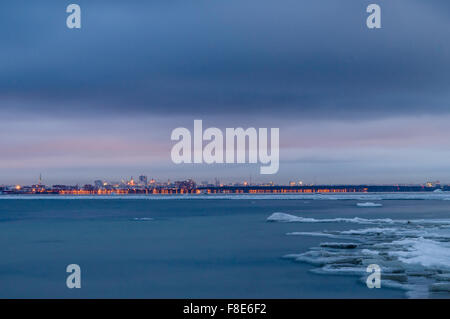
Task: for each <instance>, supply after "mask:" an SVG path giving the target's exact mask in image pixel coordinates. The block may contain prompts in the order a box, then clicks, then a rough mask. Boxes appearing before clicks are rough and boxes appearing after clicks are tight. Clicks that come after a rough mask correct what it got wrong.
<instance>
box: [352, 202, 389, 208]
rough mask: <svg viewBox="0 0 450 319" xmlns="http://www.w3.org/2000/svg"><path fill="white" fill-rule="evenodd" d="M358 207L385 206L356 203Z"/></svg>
mask: <svg viewBox="0 0 450 319" xmlns="http://www.w3.org/2000/svg"><path fill="white" fill-rule="evenodd" d="M356 206H358V207H381V206H383V204H380V203H372V202H365V203H356Z"/></svg>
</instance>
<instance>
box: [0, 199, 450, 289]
mask: <svg viewBox="0 0 450 319" xmlns="http://www.w3.org/2000/svg"><path fill="white" fill-rule="evenodd" d="M72 264H76V265H78V266H79V267H80V282H81V288H72V289H70V288H68V286H67V283H66V282H67V278H68V276H70V275H71V273H70V272H67V266H68V265H72ZM369 265H378V266H379V269H380V273H379V274H380V288H376V287H374V288H369V287H368V285H367V284H366V281H367V278H368V276H369V275H371V272H368V271H367V270H368V266H369ZM0 298H450V193H444V192H443V193H393V194H389V193H383V194H378V193H377V194H375V193H374V194H329V195H328V194H311V195H306V194H296V195H294V194H292V195H291V194H280V195H275V194H267V195H264V194H262V195H252V194H242V195H136V196H134V195H127V196H114V195H112V196H56V195H48V196H39V195H29V196H26V195H0Z"/></svg>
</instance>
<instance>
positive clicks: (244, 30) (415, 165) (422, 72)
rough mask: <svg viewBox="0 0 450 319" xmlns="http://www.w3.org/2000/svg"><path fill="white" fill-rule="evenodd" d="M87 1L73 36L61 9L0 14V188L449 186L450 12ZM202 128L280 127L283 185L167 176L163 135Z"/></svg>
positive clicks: (222, 174) (11, 6)
mask: <svg viewBox="0 0 450 319" xmlns="http://www.w3.org/2000/svg"><path fill="white" fill-rule="evenodd" d="M78 4H79V5H80V6H81V7H82V9H83V19H84V20H83V21H84V22H83V27H82V28H81V29H79V30H71V29H68V28H67V27H66V25H65V18H66V13H65V8H66V5H67V4H65V3H61V4H59V3H57V2H50V1H39V2H36V3H28V2H24V1H22V0H19V1H14V2H9V3H8V4H4V6H3V10H2V12H0V33H1V38H2V41H1V44H0V45H1V47H2V50H1V52H0V69H1V70H2V72H1V73H0V105H1V108H0V136H1V139H0V177H1V181H0V183H5V184H9V183H20V184H25V183H29V182H30V180H29V178H30V176H36V175H38V174H39V173H40V172H42V173H43V175H44V176H46V179H47V180H49V181H52V183H55V184H65V183H79V184H82V183H86V182H89V181H92V180H95V179H97V178H101V177H102V176H109V178H111V179H113V180H120V178H121V177H124V176H130V175H135V176H136V175H137V174H140V172H141V171H145V172H149V173H151V172H156V174H155V178H163V177H164V178H169V179H171V180H175V179H177V178H181V179H183V178H189V177H191V176H195V177H197V178H198V179H199V180H202V179H206V178H208V177H209V176H218V177H219V178H221V179H222V180H224V181H232V180H238V179H242V178H243V177H245V178H247V176H250V175H252V176H253V178H254V180H255V181H256V180H259V181H260V182H269V181H274V182H276V183H282V182H286V181H289V179H290V176H300V177H301V178H302V179H303V180H305V181H307V182H309V183H323V184H335V183H343V184H361V183H370V184H383V183H422V182H424V181H427V180H441V181H443V182H444V181H450V162H449V161H448V158H449V157H450V132H449V130H448V123H449V121H450V96H449V94H450V93H449V92H450V64H449V63H448V61H449V60H450V44H449V41H448V38H449V36H450V34H449V32H450V31H449V28H448V12H449V10H448V6H449V5H448V2H446V1H442V0H433V1H426V2H425V1H420V0H399V1H395V2H392V1H379V4H380V5H381V7H382V8H383V17H382V21H383V27H382V28H381V29H379V30H370V29H368V28H367V27H366V25H365V19H366V17H367V14H366V11H365V9H366V6H367V4H368V3H364V2H361V3H359V2H336V1H332V0H323V1H320V2H317V3H315V2H312V1H293V0H288V1H287V3H285V5H283V6H280V5H279V3H278V2H276V1H273V0H262V1H256V0H244V1H237V0H230V1H226V2H211V1H203V0H201V1H197V2H195V3H186V2H181V1H175V2H171V3H164V2H149V3H142V2H140V1H127V3H126V4H125V3H120V2H111V1H109V2H107V1H95V2H92V1H86V0H80V1H78ZM24 8H26V9H24ZM249 17H251V19H248V18H249ZM250 20H251V21H250ZM205 26H208V27H207V28H205ZM312 26H314V27H312ZM430 34H432V35H433V36H432V37H431V36H430ZM195 119H201V120H203V122H204V125H205V127H217V128H220V129H224V128H226V127H243V128H247V127H256V128H258V127H276V128H280V165H279V171H278V173H277V174H276V175H274V176H261V175H258V165H250V164H246V165H240V164H233V165H226V164H223V165H206V164H199V165H195V164H183V165H175V164H173V163H172V162H171V159H170V150H171V148H172V146H173V144H174V143H173V142H172V141H171V140H170V134H171V132H172V130H173V129H175V128H177V127H187V128H192V123H193V121H194V120H195ZM149 175H150V174H149Z"/></svg>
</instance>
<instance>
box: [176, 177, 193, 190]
mask: <svg viewBox="0 0 450 319" xmlns="http://www.w3.org/2000/svg"><path fill="white" fill-rule="evenodd" d="M195 186H196V185H195V182H194V181H193V180H192V179H187V180H185V181H176V182H175V187H176V188H179V189H188V190H191V189H194V188H195Z"/></svg>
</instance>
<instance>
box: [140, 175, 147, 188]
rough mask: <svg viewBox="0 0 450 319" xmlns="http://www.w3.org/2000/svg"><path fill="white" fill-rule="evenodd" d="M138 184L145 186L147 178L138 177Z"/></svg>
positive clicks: (143, 176)
mask: <svg viewBox="0 0 450 319" xmlns="http://www.w3.org/2000/svg"><path fill="white" fill-rule="evenodd" d="M139 184H140V185H143V186H147V176H145V175H141V176H139Z"/></svg>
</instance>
